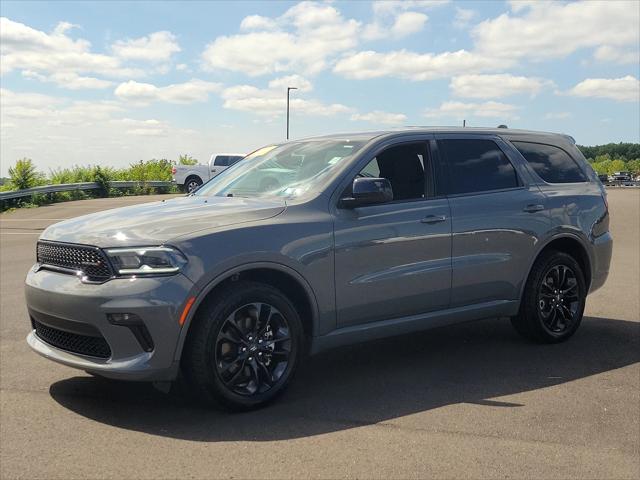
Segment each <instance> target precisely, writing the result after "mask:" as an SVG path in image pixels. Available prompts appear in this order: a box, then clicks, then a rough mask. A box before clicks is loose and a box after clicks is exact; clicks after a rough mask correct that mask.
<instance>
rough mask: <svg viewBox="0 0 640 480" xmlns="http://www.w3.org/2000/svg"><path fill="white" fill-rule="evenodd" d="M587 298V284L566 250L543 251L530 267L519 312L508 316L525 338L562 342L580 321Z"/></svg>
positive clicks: (580, 269)
mask: <svg viewBox="0 0 640 480" xmlns="http://www.w3.org/2000/svg"><path fill="white" fill-rule="evenodd" d="M563 272H564V273H563ZM563 275H564V276H563ZM558 286H560V287H562V288H558ZM586 297H587V287H586V282H585V279H584V272H583V271H582V268H581V267H580V264H579V263H578V262H577V261H576V260H575V259H574V258H573V257H572V256H571V255H568V254H566V253H563V252H558V251H554V250H552V251H549V252H546V253H544V254H542V255H541V256H540V257H539V258H538V259H537V260H536V262H535V264H534V265H533V268H532V269H531V273H530V274H529V278H528V279H527V283H526V285H525V290H524V294H523V296H522V301H521V304H520V311H519V313H518V315H517V316H515V317H512V318H511V324H512V325H513V327H514V328H515V329H516V331H517V332H518V333H519V334H520V335H522V336H523V337H525V338H527V339H528V340H532V341H534V342H538V343H559V342H564V341H565V340H568V339H569V338H570V337H571V336H572V335H573V334H574V333H575V332H576V330H577V329H578V327H579V326H580V323H581V322H582V316H583V314H584V307H585V302H586Z"/></svg>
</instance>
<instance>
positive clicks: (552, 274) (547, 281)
mask: <svg viewBox="0 0 640 480" xmlns="http://www.w3.org/2000/svg"><path fill="white" fill-rule="evenodd" d="M578 293H579V290H578V280H577V279H576V274H575V272H574V271H573V270H572V269H571V268H570V267H568V266H567V265H562V264H560V265H554V266H553V267H551V268H550V269H549V270H548V271H547V272H546V274H545V275H544V276H543V277H542V281H541V282H540V287H539V289H538V308H539V310H540V315H541V317H542V322H543V324H544V325H545V327H547V328H548V329H549V331H551V332H553V333H556V334H558V333H562V332H564V331H566V330H568V329H570V328H571V326H572V325H573V324H574V323H575V321H576V319H577V316H578V309H579V306H580V298H579V297H578Z"/></svg>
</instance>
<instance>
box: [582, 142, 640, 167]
mask: <svg viewBox="0 0 640 480" xmlns="http://www.w3.org/2000/svg"><path fill="white" fill-rule="evenodd" d="M578 148H579V149H580V151H581V152H582V154H583V155H584V156H585V157H586V159H587V160H588V161H589V163H590V164H591V166H592V167H593V169H594V170H595V171H596V172H597V173H598V174H599V175H611V174H612V173H615V172H630V173H631V174H633V175H640V143H622V142H621V143H607V144H606V145H594V146H592V147H586V146H584V145H578Z"/></svg>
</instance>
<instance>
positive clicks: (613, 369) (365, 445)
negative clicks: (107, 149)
mask: <svg viewBox="0 0 640 480" xmlns="http://www.w3.org/2000/svg"><path fill="white" fill-rule="evenodd" d="M163 198H166V196H164V197H163ZM150 200H152V198H150V197H123V198H116V199H104V200H86V201H81V202H69V203H61V204H55V205H51V206H46V207H40V208H35V209H22V210H17V211H14V212H9V213H4V214H2V215H0V269H1V272H0V282H1V284H0V296H1V303H0V368H1V369H0V387H1V388H0V407H1V411H0V477H1V478H2V479H5V478H6V479H9V478H47V479H54V478H60V479H69V478H235V479H238V478H300V477H311V478H343V477H349V478H425V477H438V478H498V477H499V478H505V477H507V478H513V477H516V478H635V479H637V478H640V364H639V361H640V320H639V317H640V190H637V189H627V190H622V189H619V190H615V189H612V190H611V191H610V193H609V206H610V209H611V229H612V232H613V235H614V238H615V247H614V256H613V263H612V270H611V273H610V277H609V280H608V282H607V284H606V285H605V287H604V288H602V289H601V290H599V291H598V292H596V293H594V294H593V295H592V296H590V297H589V300H588V303H587V310H586V314H585V319H584V321H583V324H582V326H581V328H580V330H579V331H578V333H577V334H576V335H575V336H574V337H573V338H572V339H571V340H570V341H569V342H567V343H565V344H561V345H551V346H539V345H533V344H529V343H526V342H525V341H523V340H521V339H520V338H519V337H518V336H516V334H515V333H514V332H513V331H512V329H511V326H510V324H509V322H508V321H504V320H500V319H489V320H484V321H480V322H475V323H471V324H465V325H458V326H455V327H449V328H446V329H439V330H433V331H430V332H425V333H423V334H419V335H412V336H411V337H409V338H407V337H403V338H395V339H388V340H384V341H378V342H375V343H371V344H367V345H359V346H355V347H349V348H343V349H340V350H336V351H333V352H327V353H324V354H322V355H319V356H317V357H314V358H312V359H310V361H309V362H308V363H307V364H305V365H304V367H303V368H302V369H301V370H300V371H299V375H298V377H297V378H296V381H295V382H294V384H293V385H292V387H291V388H290V390H289V391H288V392H287V393H286V394H285V396H284V397H282V398H281V399H280V401H279V402H277V403H276V404H274V405H272V406H270V407H268V408H266V409H263V410H260V411H256V412H251V413H247V414H227V413H223V412H219V411H216V410H206V409H203V408H201V407H198V406H195V405H194V404H193V403H191V402H190V401H189V400H188V399H186V398H185V397H183V396H181V395H180V394H179V393H174V394H170V395H165V394H163V393H160V392H158V391H156V390H155V389H154V388H152V387H151V386H149V385H146V384H133V383H124V382H115V381H107V380H103V379H99V378H94V377H91V376H89V375H87V374H85V373H83V372H80V371H76V370H73V369H70V368H67V367H63V366H60V365H57V364H54V363H52V362H49V361H46V360H44V359H43V358H40V357H39V356H37V355H36V354H34V353H31V352H30V351H29V349H28V348H27V346H26V343H25V341H24V339H25V336H26V335H27V333H28V331H29V328H30V327H29V322H28V319H27V314H26V309H25V306H24V297H23V291H22V283H23V279H24V276H25V274H26V271H27V270H28V269H29V267H30V266H31V265H32V263H33V262H34V257H35V254H34V252H35V243H36V240H37V238H38V235H39V233H40V232H41V231H42V229H43V228H45V227H46V226H47V225H49V224H51V223H54V222H56V221H58V220H61V219H64V218H69V217H74V216H78V215H81V214H84V213H89V212H94V211H98V210H103V209H106V208H112V207H115V206H121V205H128V204H133V203H141V202H147V201H150Z"/></svg>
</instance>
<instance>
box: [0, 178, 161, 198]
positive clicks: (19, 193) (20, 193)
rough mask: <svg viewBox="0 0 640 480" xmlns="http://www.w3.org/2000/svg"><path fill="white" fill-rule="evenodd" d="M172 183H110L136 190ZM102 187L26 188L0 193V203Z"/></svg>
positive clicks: (80, 184)
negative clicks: (40, 194) (35, 194)
mask: <svg viewBox="0 0 640 480" xmlns="http://www.w3.org/2000/svg"><path fill="white" fill-rule="evenodd" d="M171 185H173V183H172V182H165V181H161V180H150V181H147V182H130V181H117V182H109V187H111V188H135V187H170V186H171ZM100 188H101V187H100V185H99V184H97V183H95V182H82V183H60V184H57V185H43V186H41V187H33V188H25V189H24V190H11V191H9V192H0V201H4V200H14V199H16V198H24V197H30V196H31V195H33V194H34V193H42V194H46V193H57V192H72V191H75V190H98V189H100Z"/></svg>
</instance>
